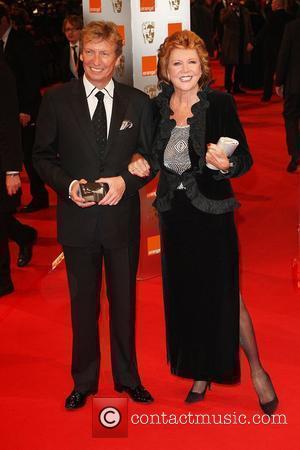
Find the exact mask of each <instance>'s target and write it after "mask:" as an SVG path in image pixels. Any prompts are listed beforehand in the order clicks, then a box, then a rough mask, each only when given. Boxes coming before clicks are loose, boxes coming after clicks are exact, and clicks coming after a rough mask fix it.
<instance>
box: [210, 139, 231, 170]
mask: <svg viewBox="0 0 300 450" xmlns="http://www.w3.org/2000/svg"><path fill="white" fill-rule="evenodd" d="M206 162H207V163H209V164H212V165H213V166H215V167H217V169H219V170H224V171H227V170H229V167H230V166H229V159H228V158H227V155H226V153H225V152H224V151H223V150H222V149H221V148H220V147H218V146H217V145H215V144H208V145H207V152H206Z"/></svg>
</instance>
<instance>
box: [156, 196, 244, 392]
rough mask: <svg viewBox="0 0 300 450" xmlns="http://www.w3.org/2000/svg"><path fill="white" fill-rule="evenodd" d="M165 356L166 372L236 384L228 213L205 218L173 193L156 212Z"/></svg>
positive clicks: (235, 303) (234, 260)
mask: <svg viewBox="0 0 300 450" xmlns="http://www.w3.org/2000/svg"><path fill="white" fill-rule="evenodd" d="M160 228H161V242H162V273H163V289H164V302H165V320H166V336H167V355H168V361H169V363H170V367H171V372H172V373H173V374H175V375H178V376H181V377H186V378H192V379H195V380H209V381H214V382H217V383H236V382H238V381H239V379H240V364H239V259H238V242H237V233H236V227H235V223H234V214H233V213H232V212H230V213H225V214H219V215H214V214H207V213H204V212H202V211H200V210H198V209H196V208H195V207H194V206H193V205H191V203H190V201H189V200H188V198H187V197H186V195H185V192H184V191H180V190H178V191H176V193H175V198H174V200H173V204H172V209H171V210H169V211H167V212H164V213H160Z"/></svg>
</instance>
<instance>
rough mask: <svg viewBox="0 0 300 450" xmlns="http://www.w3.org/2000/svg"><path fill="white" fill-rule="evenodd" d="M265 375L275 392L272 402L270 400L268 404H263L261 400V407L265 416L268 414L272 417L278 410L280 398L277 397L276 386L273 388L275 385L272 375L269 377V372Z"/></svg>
mask: <svg viewBox="0 0 300 450" xmlns="http://www.w3.org/2000/svg"><path fill="white" fill-rule="evenodd" d="M265 374H266V377H267V379H268V381H269V383H270V384H271V386H272V389H273V391H274V398H272V400H270V401H269V402H267V403H262V402H261V401H260V400H259V406H260V407H261V409H262V411H263V412H264V413H265V414H267V415H268V416H272V414H274V412H275V411H276V409H277V406H278V403H279V400H278V397H277V395H276V392H275V389H274V386H273V384H272V381H271V378H270V375H269V374H268V373H267V372H265Z"/></svg>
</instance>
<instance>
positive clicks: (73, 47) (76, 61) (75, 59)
mask: <svg viewBox="0 0 300 450" xmlns="http://www.w3.org/2000/svg"><path fill="white" fill-rule="evenodd" d="M72 49H73V58H74V63H75V66H76V67H77V64H78V56H77V51H76V49H77V45H72Z"/></svg>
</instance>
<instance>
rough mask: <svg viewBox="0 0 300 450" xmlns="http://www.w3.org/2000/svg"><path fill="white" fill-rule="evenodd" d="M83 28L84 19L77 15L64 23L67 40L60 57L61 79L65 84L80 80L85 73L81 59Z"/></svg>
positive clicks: (68, 18)
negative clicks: (80, 49)
mask: <svg viewBox="0 0 300 450" xmlns="http://www.w3.org/2000/svg"><path fill="white" fill-rule="evenodd" d="M82 26H83V23H82V18H81V17H80V16H76V15H70V16H67V17H66V18H65V20H64V22H63V32H64V34H65V36H66V39H67V43H66V45H64V47H63V49H62V52H61V56H60V78H61V81H63V82H66V81H70V80H72V78H80V77H82V75H83V73H84V71H83V65H82V61H81V59H80V58H79V54H80V52H79V41H80V33H81V30H82Z"/></svg>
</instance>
